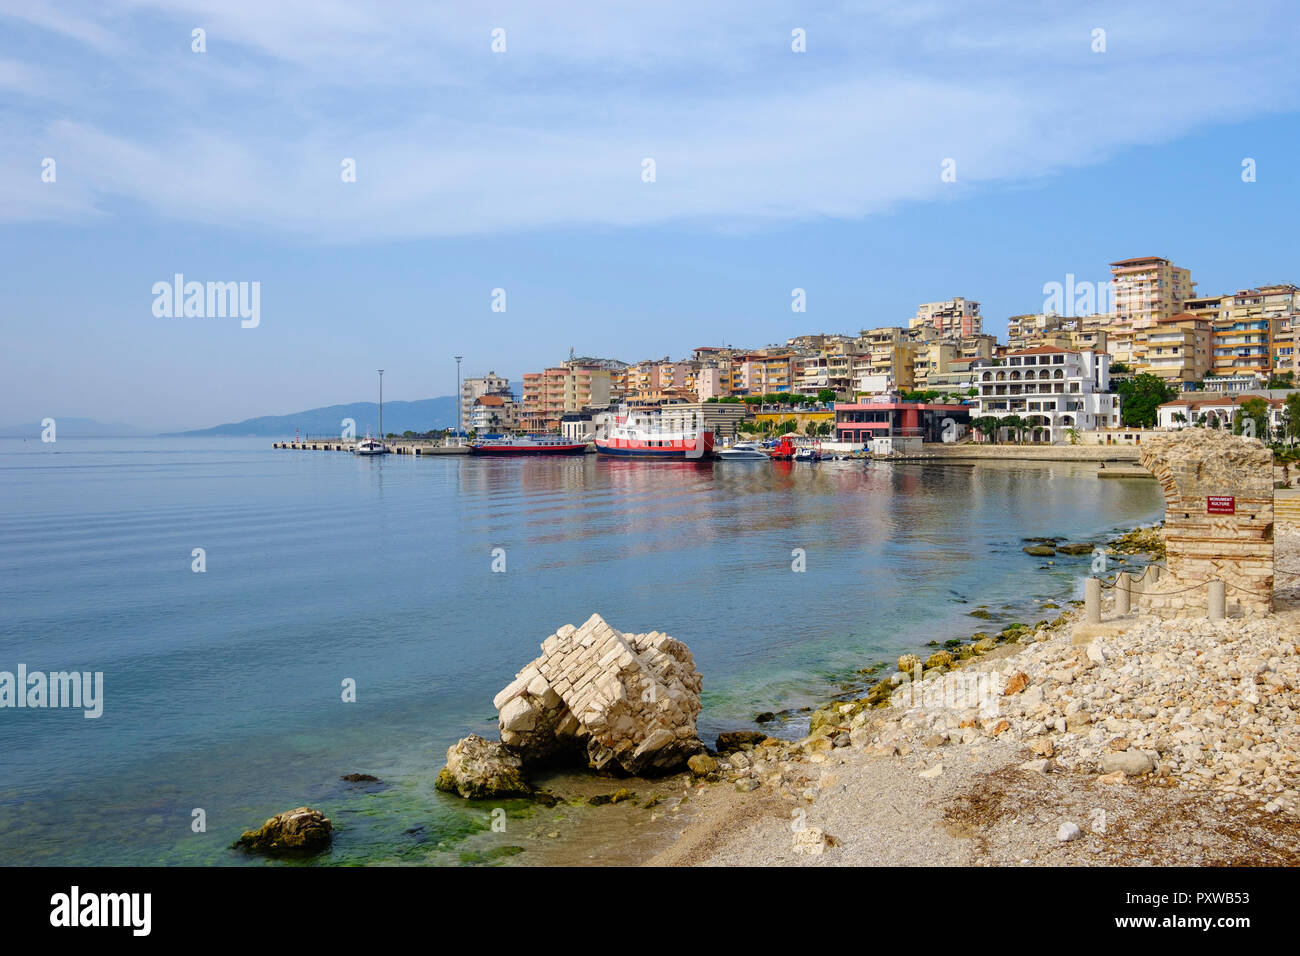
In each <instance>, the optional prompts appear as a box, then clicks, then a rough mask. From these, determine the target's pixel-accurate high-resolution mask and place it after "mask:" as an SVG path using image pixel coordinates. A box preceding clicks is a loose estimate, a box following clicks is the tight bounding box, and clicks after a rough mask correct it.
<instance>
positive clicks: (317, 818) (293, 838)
mask: <svg viewBox="0 0 1300 956" xmlns="http://www.w3.org/2000/svg"><path fill="white" fill-rule="evenodd" d="M333 833H334V827H333V825H332V824H331V823H330V822H329V819H328V818H327V817H326V816H325V814H323V813H321V812H320V811H319V810H313V809H312V808H311V807H298V808H296V809H294V810H286V811H285V812H284V813H280V814H277V815H276V816H273V817H271V819H269V820H267V821H266V822H265V823H263V824H262V825H261V826H260V827H258V828H257V829H256V830H245V831H244V833H243V835H242V836H241V837H240V838H239V839H238V840H236V841H235V847H237V848H239V849H243V850H249V851H252V852H255V853H270V854H280V853H315V852H318V851H320V850H324V849H325V848H326V847H328V846H329V845H330V840H331V839H332V838H333Z"/></svg>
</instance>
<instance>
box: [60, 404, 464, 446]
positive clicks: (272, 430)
mask: <svg viewBox="0 0 1300 956" xmlns="http://www.w3.org/2000/svg"><path fill="white" fill-rule="evenodd" d="M345 418H351V419H352V420H353V421H355V422H356V429H357V436H358V437H361V436H364V435H365V434H366V431H367V430H369V431H370V432H371V434H374V435H378V434H379V404H378V403H377V402H352V403H351V404H348V405H328V406H326V407H324V408H309V409H307V410H306V411H301V412H293V413H292V414H289V415H263V416H262V417H261V418H246V419H244V420H243V421H242V422H233V423H231V424H229V425H215V426H213V427H212V428H198V429H194V430H192V431H185V432H172V433H171V434H174V435H186V436H191V435H269V436H273V437H275V438H286V437H292V436H293V433H294V430H295V429H297V431H298V433H299V434H301V435H304V436H306V435H319V436H331V437H338V436H339V434H340V433H341V432H342V431H343V424H342V423H343V419H345ZM455 425H456V399H455V398H454V397H453V396H451V395H444V396H442V397H440V398H425V399H421V400H420V401H418V402H384V431H385V432H396V433H397V434H399V435H400V434H401V433H402V432H404V431H415V432H423V431H429V430H430V429H435V428H453V427H455ZM38 434H39V432H38Z"/></svg>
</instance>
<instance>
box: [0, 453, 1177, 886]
mask: <svg viewBox="0 0 1300 956" xmlns="http://www.w3.org/2000/svg"><path fill="white" fill-rule="evenodd" d="M1094 474H1095V466H1086V465H1082V466H1081V465H1068V464H1061V465H1056V464H1053V465H1047V466H1039V465H1034V466H1024V467H1021V466H1017V465H1014V464H1008V463H999V464H994V465H979V466H977V467H973V468H962V467H952V466H940V465H923V464H893V465H888V464H864V463H860V462H827V463H822V464H818V465H807V464H791V463H781V464H771V463H745V462H717V463H712V464H707V463H706V464H693V463H681V464H665V463H642V462H634V461H606V460H598V459H596V458H595V457H594V456H587V457H586V458H578V459H555V460H534V461H528V460H509V459H501V460H495V461H492V460H479V459H465V458H459V457H433V458H410V457H406V456H387V457H384V458H379V459H360V458H355V457H353V456H350V455H347V454H342V453H335V452H295V451H286V450H274V449H272V448H270V447H269V442H267V441H266V440H264V439H143V440H137V439H130V440H83V441H77V440H72V439H63V440H60V441H59V442H58V443H57V444H56V445H43V444H41V443H38V442H32V441H28V442H22V441H13V440H5V441H0V487H3V495H2V496H0V670H7V671H11V672H12V671H15V670H16V669H17V666H18V664H19V663H23V664H26V665H27V667H28V669H29V670H32V671H36V670H42V671H55V670H70V669H75V670H79V671H102V672H103V673H104V683H105V703H104V714H103V716H102V717H100V718H99V719H97V720H87V719H85V718H83V716H82V714H81V712H80V711H75V710H51V709H45V710H30V709H24V710H15V709H7V708H6V709H0V761H2V762H3V772H2V773H0V862H4V863H24V864H25V863H88V864H110V863H125V864H133V863H195V864H197V863H204V864H209V863H216V864H237V863H253V864H256V863H260V862H262V861H259V860H255V859H248V858H246V857H244V856H243V855H241V854H239V853H236V852H234V851H231V850H229V849H228V846H229V844H230V843H231V841H232V840H233V839H235V838H236V837H237V836H238V834H239V833H240V831H242V830H243V829H245V828H247V827H249V826H254V825H256V824H258V823H260V822H261V821H262V820H263V819H265V818H266V817H267V816H269V815H271V814H273V813H276V812H279V811H281V810H285V809H288V808H290V807H294V806H299V805H302V804H310V805H312V806H316V807H319V808H320V809H322V810H324V811H325V812H326V813H327V814H328V815H329V816H330V817H331V819H333V820H334V821H335V823H336V825H337V826H338V827H339V832H338V835H337V838H336V841H335V846H334V849H333V850H332V851H331V853H330V854H328V855H327V856H325V857H323V858H321V860H320V861H319V862H327V863H362V862H391V863H402V862H405V863H458V862H461V856H460V854H461V852H462V851H461V850H460V849H458V846H460V844H459V842H458V841H460V840H461V839H462V838H463V837H464V836H465V835H466V834H469V833H474V832H480V831H482V830H483V829H484V828H485V826H486V813H485V811H483V810H482V809H480V808H471V807H469V806H468V805H467V804H466V803H465V802H464V801H460V800H457V799H455V798H452V797H448V796H446V795H444V794H439V793H436V792H435V791H434V790H433V780H434V777H435V776H436V774H437V770H438V769H439V767H440V766H441V763H442V757H443V754H444V752H445V749H446V747H447V746H448V744H450V743H452V742H453V741H454V740H456V739H457V738H458V737H461V736H463V735H464V734H466V733H470V732H480V733H484V734H492V733H494V732H495V721H494V716H495V713H494V711H493V708H492V705H491V699H492V696H493V695H494V694H495V693H496V691H497V690H499V689H500V688H501V687H503V686H504V685H505V684H506V683H508V682H509V680H510V679H511V678H512V677H513V675H514V673H515V671H516V670H518V669H519V668H520V667H521V666H522V665H523V664H524V663H526V662H527V661H528V660H530V659H531V658H532V657H534V656H535V655H536V654H537V645H538V644H539V643H540V642H541V641H542V640H543V639H545V638H546V636H547V635H548V634H550V633H551V632H552V631H554V629H555V628H556V627H558V626H559V625H561V624H564V623H575V624H577V623H581V622H582V621H583V620H585V619H586V618H587V617H588V616H589V615H590V614H591V613H592V612H593V611H598V612H599V613H601V614H602V615H603V616H604V617H605V618H606V619H607V620H608V621H609V622H610V623H611V624H612V625H613V626H614V627H617V628H619V629H621V630H626V631H648V630H660V631H665V632H667V633H669V634H672V635H673V636H674V637H677V638H679V639H680V640H682V641H685V642H686V643H687V644H688V645H689V646H690V648H691V650H692V651H693V653H694V654H695V659H696V663H697V666H698V667H699V669H700V671H701V673H702V674H703V675H704V684H705V698H704V712H703V714H702V716H701V721H700V724H701V735H702V736H703V737H704V738H705V739H706V740H711V739H712V737H713V735H715V734H716V733H717V732H719V731H721V730H727V729H736V728H743V727H752V726H754V724H753V717H754V715H755V714H756V713H757V712H759V711H783V710H793V711H796V712H797V710H798V708H800V707H806V706H813V705H815V704H818V703H821V702H822V701H824V700H825V698H826V697H827V696H828V695H829V694H830V693H831V692H833V691H834V689H835V686H836V685H837V684H839V683H840V682H842V681H845V680H847V679H849V678H850V677H851V675H852V674H853V672H854V671H855V670H857V669H859V668H862V667H864V666H866V665H868V664H871V663H874V662H876V661H889V660H893V659H894V658H895V657H897V655H898V654H899V653H900V652H902V651H910V650H916V649H918V648H921V647H923V646H924V645H925V644H926V643H927V642H929V641H931V640H939V641H942V640H943V639H945V638H948V637H954V636H965V635H969V634H970V633H971V632H972V631H975V630H981V629H986V628H991V627H992V626H993V625H994V624H996V623H997V620H995V621H990V622H981V621H978V620H976V619H974V618H971V617H969V611H970V610H972V609H973V608H974V606H975V605H976V604H987V605H989V607H990V608H991V609H992V610H993V611H994V613H995V616H996V617H997V619H998V620H1003V621H1011V620H1027V621H1033V620H1037V619H1039V618H1042V617H1046V616H1048V614H1047V613H1046V612H1040V611H1039V605H1041V603H1042V602H1043V601H1045V600H1049V599H1055V600H1061V599H1063V598H1065V597H1069V596H1071V595H1072V594H1073V593H1075V591H1076V590H1077V587H1078V582H1079V581H1080V580H1081V577H1082V575H1083V574H1085V573H1086V571H1087V567H1088V559H1087V558H1086V557H1085V558H1065V559H1058V560H1057V562H1056V563H1055V565H1053V566H1052V567H1050V568H1042V567H1041V565H1042V564H1043V562H1042V561H1041V559H1035V558H1031V557H1029V556H1027V555H1025V554H1024V553H1023V552H1022V551H1021V547H1022V544H1021V541H1020V539H1021V537H1025V536H1035V535H1067V536H1069V537H1071V538H1072V539H1088V538H1092V537H1095V536H1098V535H1102V534H1104V533H1107V532H1109V531H1111V530H1114V529H1118V528H1126V527H1129V526H1131V525H1133V524H1136V523H1138V522H1142V521H1150V520H1153V519H1154V518H1156V517H1158V516H1159V514H1160V511H1161V501H1160V496H1159V493H1158V490H1157V488H1156V485H1155V483H1154V482H1150V481H1137V480H1132V481H1130V480H1115V481H1099V480H1098V479H1097V478H1095V477H1094ZM195 548H203V549H204V550H205V552H206V571H205V572H204V573H201V574H199V573H194V572H193V571H192V570H191V563H192V561H193V560H194V559H193V558H192V556H191V555H192V551H193V549H195ZM497 548H501V549H504V552H503V553H504V559H505V566H506V570H505V572H504V573H494V572H493V571H492V566H493V561H494V554H493V550H494V549H497ZM796 549H802V552H803V562H804V565H805V567H806V570H805V571H802V572H796V571H794V570H792V564H794V563H795V562H796V560H797V558H798V554H797V552H796ZM500 554H501V552H498V557H499V556H500ZM498 566H499V562H498ZM349 678H350V679H352V680H355V682H356V687H357V694H356V696H357V699H356V702H355V703H344V702H343V700H342V682H343V681H344V680H345V679H349ZM771 726H772V725H769V728H771ZM797 728H798V718H797V716H796V718H795V720H794V722H793V723H792V724H791V725H790V729H791V730H792V731H793V730H797ZM349 772H366V773H371V774H374V775H376V776H378V777H380V778H382V780H383V783H382V784H380V785H360V784H346V783H343V782H341V781H340V780H339V776H340V775H341V774H345V773H349ZM505 806H506V808H507V810H508V813H509V814H510V815H511V817H512V819H519V820H524V819H526V818H528V819H531V818H532V817H533V816H534V815H535V814H537V813H538V811H537V810H535V809H532V808H529V807H527V806H526V805H524V804H507V805H505ZM196 808H201V809H202V810H203V811H204V813H205V814H206V823H207V829H206V832H202V833H195V832H193V829H192V826H191V821H192V818H193V811H194V810H195V809H196ZM612 818H613V817H611V819H612ZM540 825H541V822H540V818H539V823H538V824H537V826H540ZM588 829H590V828H588ZM582 833H583V828H582V827H575V828H572V835H571V836H567V835H566V837H563V838H561V839H570V838H571V839H573V840H579V841H581V840H582V839H584V837H583V836H582ZM471 842H472V841H471ZM578 856H581V852H580V850H577V851H575V858H577V857H578ZM527 860H528V854H527V853H525V854H523V855H521V856H519V857H515V858H513V860H512V862H527Z"/></svg>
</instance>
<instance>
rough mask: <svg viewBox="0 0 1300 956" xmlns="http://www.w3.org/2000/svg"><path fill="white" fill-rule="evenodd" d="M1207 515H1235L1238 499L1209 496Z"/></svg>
mask: <svg viewBox="0 0 1300 956" xmlns="http://www.w3.org/2000/svg"><path fill="white" fill-rule="evenodd" d="M1205 513H1206V514H1211V515H1235V514H1236V513H1237V499H1236V498H1234V497H1233V496H1232V495H1207V496H1206V498H1205Z"/></svg>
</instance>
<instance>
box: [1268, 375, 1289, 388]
mask: <svg viewBox="0 0 1300 956" xmlns="http://www.w3.org/2000/svg"><path fill="white" fill-rule="evenodd" d="M1268 387H1269V388H1295V372H1278V373H1277V374H1275V375H1271V376H1270V377H1269V380H1268Z"/></svg>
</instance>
